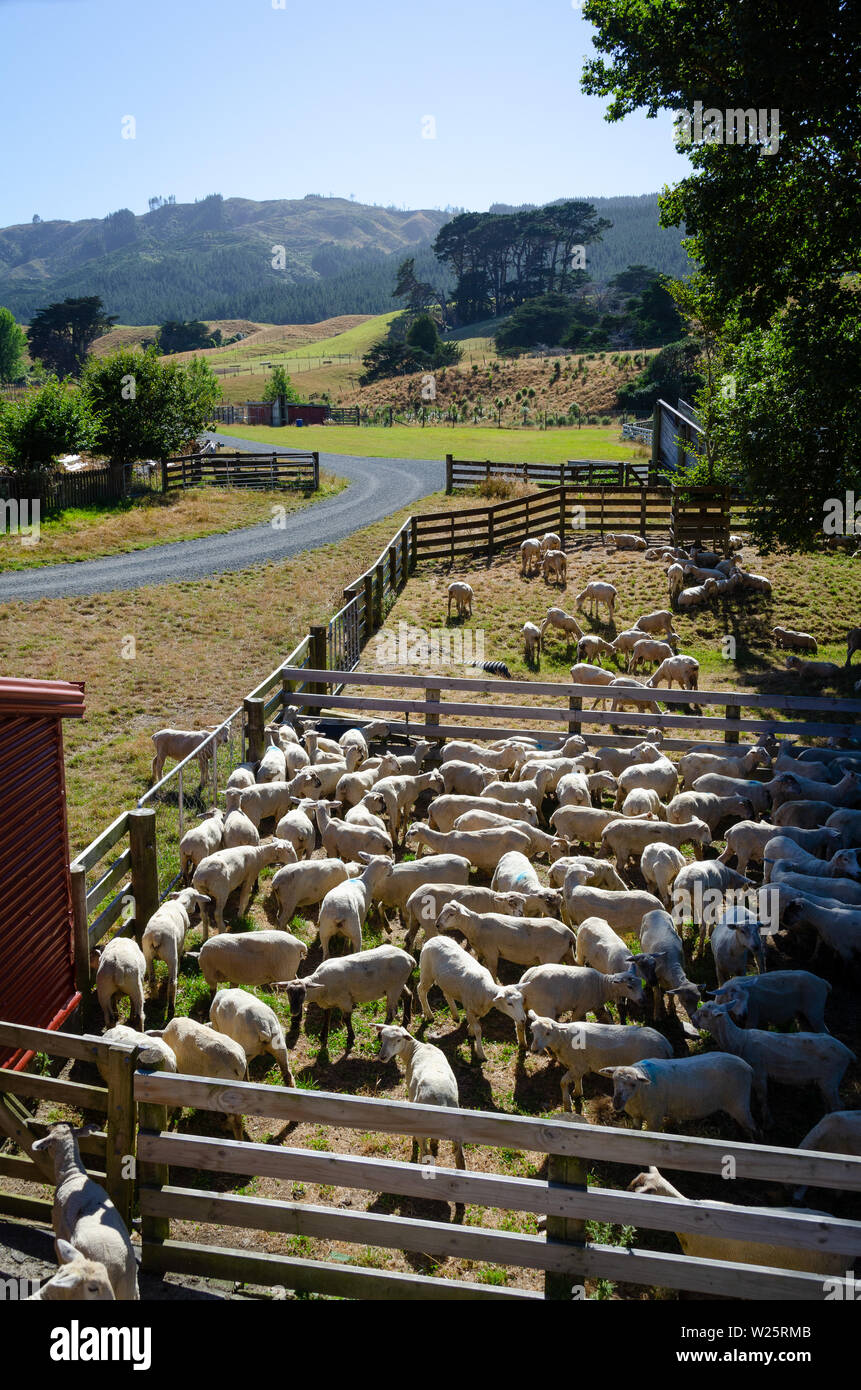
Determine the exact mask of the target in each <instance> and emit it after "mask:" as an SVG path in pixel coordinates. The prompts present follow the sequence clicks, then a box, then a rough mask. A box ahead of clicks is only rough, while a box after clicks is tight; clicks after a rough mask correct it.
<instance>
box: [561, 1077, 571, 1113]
mask: <svg viewBox="0 0 861 1390" xmlns="http://www.w3.org/2000/svg"><path fill="white" fill-rule="evenodd" d="M573 1080H574V1077H573V1076H572V1074H571V1072H570V1071H566V1073H565V1075H564V1076H563V1078H562V1080H561V1081H560V1083H559V1089H560V1090H561V1092H562V1109H563V1110H567V1111H570V1110H571V1109H572V1106H571V1082H572V1081H573Z"/></svg>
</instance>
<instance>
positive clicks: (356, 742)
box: [338, 729, 368, 762]
mask: <svg viewBox="0 0 861 1390" xmlns="http://www.w3.org/2000/svg"><path fill="white" fill-rule="evenodd" d="M338 744H339V745H340V747H341V748H343V749H344V751H345V752H346V750H347V749H348V748H358V750H359V752H360V754H361V756H362V761H363V762H364V760H365V758H367V756H368V740H367V739H366V737H365V735H364V734H363V733H362V730H361V729H345V730H344V732H343V733H342V734H341V737H340V738H339V739H338Z"/></svg>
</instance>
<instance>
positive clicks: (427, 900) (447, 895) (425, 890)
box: [403, 883, 546, 951]
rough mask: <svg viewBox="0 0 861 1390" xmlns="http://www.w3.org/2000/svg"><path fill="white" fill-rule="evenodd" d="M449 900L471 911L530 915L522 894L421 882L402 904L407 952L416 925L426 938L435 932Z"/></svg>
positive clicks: (540, 906) (413, 937)
mask: <svg viewBox="0 0 861 1390" xmlns="http://www.w3.org/2000/svg"><path fill="white" fill-rule="evenodd" d="M545 891H546V890H545ZM449 902H456V903H461V904H462V905H463V906H464V907H469V908H472V910H473V912H503V913H507V914H508V915H509V916H511V917H517V916H518V915H523V916H524V917H525V916H531V915H533V914H532V913H527V911H526V908H527V905H531V902H532V900H531V899H530V898H528V897H527V896H526V894H525V893H503V892H499V891H498V890H497V889H494V888H481V887H472V886H470V885H469V884H466V885H461V886H459V885H457V884H454V883H424V884H422V885H421V886H420V887H418V888H416V889H414V890H413V892H412V893H410V896H409V897H408V898H407V901H406V904H405V906H404V914H403V917H404V925H405V927H406V933H405V936H404V945H405V947H406V949H407V950H408V951H409V950H411V949H412V944H413V942H414V940H415V938H416V934H417V932H418V929H419V927H422V926H423V927H424V939H425V941H429V940H430V938H431V937H432V936H436V935H437V925H436V923H437V918H438V917H439V914H440V913H441V912H442V909H443V908H444V907H445V905H446V903H449ZM535 905H536V907H537V910H538V911H541V910H543V906H544V905H543V903H541V902H536V904H535Z"/></svg>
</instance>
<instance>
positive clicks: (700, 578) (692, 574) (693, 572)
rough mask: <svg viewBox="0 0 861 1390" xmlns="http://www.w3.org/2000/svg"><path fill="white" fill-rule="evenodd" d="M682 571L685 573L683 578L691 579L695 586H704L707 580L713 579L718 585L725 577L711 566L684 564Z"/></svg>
mask: <svg viewBox="0 0 861 1390" xmlns="http://www.w3.org/2000/svg"><path fill="white" fill-rule="evenodd" d="M682 569H683V570H684V572H685V578H686V579H693V580H695V581H696V583H697V584H704V583H705V581H706V580H707V579H714V580H715V581H716V582H717V583H718V584H719V583H720V581H721V580H722V579H724V578H725V577H726V576H725V574H724V572H723V571H722V570H719V569H715V568H714V567H713V566H708V567H705V566H702V565H692V564H684V565H682Z"/></svg>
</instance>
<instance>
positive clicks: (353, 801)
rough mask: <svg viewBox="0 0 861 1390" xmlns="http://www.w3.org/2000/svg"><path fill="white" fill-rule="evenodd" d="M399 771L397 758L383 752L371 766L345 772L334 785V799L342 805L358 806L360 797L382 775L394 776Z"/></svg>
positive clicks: (369, 789)
mask: <svg viewBox="0 0 861 1390" xmlns="http://www.w3.org/2000/svg"><path fill="white" fill-rule="evenodd" d="M399 771H400V766H399V764H398V760H397V758H396V757H394V756H393V755H392V754H391V753H384V754H383V756H382V758H381V759H380V760H379V762H375V763H374V765H373V766H372V767H367V766H363V767H362V768H361V769H360V771H358V772H345V773H344V775H343V777H339V778H338V781H337V783H336V786H335V800H336V801H340V803H341V805H342V806H358V804H359V802H360V801H361V800H362V798H363V797H364V796H365V795H366V794H367V793H368V792H369V791H371V789H372V788H373V786H374V783H375V782H379V781H381V780H382V778H384V777H394V776H396V775H397V773H398V772H399Z"/></svg>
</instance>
